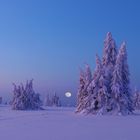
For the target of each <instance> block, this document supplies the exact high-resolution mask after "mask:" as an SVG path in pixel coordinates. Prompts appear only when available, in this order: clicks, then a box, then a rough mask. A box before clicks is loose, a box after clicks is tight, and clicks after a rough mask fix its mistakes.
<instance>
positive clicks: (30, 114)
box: [0, 106, 140, 140]
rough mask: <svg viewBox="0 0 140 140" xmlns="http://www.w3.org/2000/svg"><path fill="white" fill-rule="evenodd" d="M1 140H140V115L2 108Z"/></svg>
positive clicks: (0, 118) (0, 111) (0, 112)
mask: <svg viewBox="0 0 140 140" xmlns="http://www.w3.org/2000/svg"><path fill="white" fill-rule="evenodd" d="M0 140H140V115H139V114H138V113H137V115H133V116H127V117H123V116H80V115H76V114H74V108H48V109H47V110H44V111H13V110H11V108H10V107H6V106H1V107H0Z"/></svg>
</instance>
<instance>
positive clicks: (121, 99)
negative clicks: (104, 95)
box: [109, 42, 133, 115]
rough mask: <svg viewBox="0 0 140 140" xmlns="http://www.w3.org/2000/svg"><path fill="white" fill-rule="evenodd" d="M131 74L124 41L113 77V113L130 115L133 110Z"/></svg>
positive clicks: (111, 109)
mask: <svg viewBox="0 0 140 140" xmlns="http://www.w3.org/2000/svg"><path fill="white" fill-rule="evenodd" d="M129 75H130V74H129V68H128V64H127V52H126V44H125V42H123V43H122V45H121V48H120V50H119V54H118V56H117V60H116V65H115V69H114V72H113V78H112V87H111V89H112V92H111V93H112V94H111V98H112V102H111V108H110V111H109V112H111V113H112V114H121V115H128V114H131V113H132V112H133V102H132V95H131V90H130V87H129V84H130V80H129Z"/></svg>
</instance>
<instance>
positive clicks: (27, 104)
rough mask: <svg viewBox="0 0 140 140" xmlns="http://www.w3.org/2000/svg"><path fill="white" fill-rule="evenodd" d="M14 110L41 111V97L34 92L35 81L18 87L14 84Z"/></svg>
mask: <svg viewBox="0 0 140 140" xmlns="http://www.w3.org/2000/svg"><path fill="white" fill-rule="evenodd" d="M12 109H13V110H38V109H41V100H40V95H39V94H38V93H35V92H34V90H33V80H30V81H29V82H28V81H27V83H26V85H25V87H24V86H23V84H21V85H19V86H16V85H15V84H14V97H13V101H12Z"/></svg>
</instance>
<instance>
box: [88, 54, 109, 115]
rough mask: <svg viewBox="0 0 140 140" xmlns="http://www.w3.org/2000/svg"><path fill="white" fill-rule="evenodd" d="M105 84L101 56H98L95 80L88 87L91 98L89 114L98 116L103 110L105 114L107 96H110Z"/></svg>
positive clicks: (89, 97) (89, 99)
mask: <svg viewBox="0 0 140 140" xmlns="http://www.w3.org/2000/svg"><path fill="white" fill-rule="evenodd" d="M105 83H106V80H105V77H104V69H103V66H102V63H101V60H100V58H99V56H98V55H96V68H95V71H94V75H93V80H92V82H91V84H90V85H89V87H88V92H89V96H88V99H87V102H88V107H87V113H92V114H98V112H99V111H100V112H101V110H102V113H103V112H104V109H103V107H104V105H105V104H106V102H107V100H106V96H107V94H108V93H107V88H106V85H105Z"/></svg>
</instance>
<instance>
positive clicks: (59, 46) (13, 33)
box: [0, 0, 140, 103]
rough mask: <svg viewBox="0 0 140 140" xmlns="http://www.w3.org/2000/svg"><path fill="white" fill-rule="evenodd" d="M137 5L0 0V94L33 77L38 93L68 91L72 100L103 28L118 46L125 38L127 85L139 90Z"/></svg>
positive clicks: (128, 0) (132, 0) (131, 0)
mask: <svg viewBox="0 0 140 140" xmlns="http://www.w3.org/2000/svg"><path fill="white" fill-rule="evenodd" d="M139 7H140V1H139V0H123V1H122V0H117V1H116V0H106V1H103V0H12V1H11V0H0V95H1V96H6V97H8V96H9V95H10V96H11V95H12V84H11V83H12V82H16V83H20V82H25V81H26V80H27V79H31V78H34V84H35V89H36V90H37V91H38V92H41V93H42V95H45V94H46V93H47V92H51V93H52V92H54V91H56V92H57V93H58V94H60V95H61V96H62V97H63V98H64V93H65V92H66V91H71V92H72V93H73V96H72V98H71V102H72V103H74V102H73V101H74V99H75V97H76V91H77V86H78V76H79V67H83V66H84V63H89V64H90V65H91V67H92V70H93V69H94V67H95V54H96V53H98V54H99V55H100V56H102V50H103V40H104V38H105V35H106V33H107V32H108V31H111V32H112V34H113V37H114V38H115V40H116V44H117V46H120V44H121V42H122V41H123V40H125V41H126V42H127V49H128V55H129V57H128V58H129V65H130V72H131V79H132V82H131V83H132V85H133V87H134V86H136V87H138V88H140V86H139V83H140V79H139V77H140V74H139V71H140V66H139V58H140V57H139V52H140V16H139V13H140V8H139ZM69 100H70V99H69ZM68 102H69V101H68Z"/></svg>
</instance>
